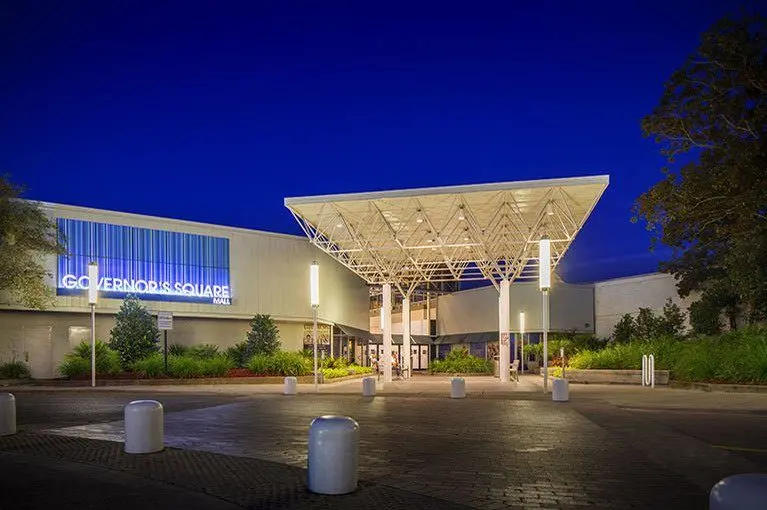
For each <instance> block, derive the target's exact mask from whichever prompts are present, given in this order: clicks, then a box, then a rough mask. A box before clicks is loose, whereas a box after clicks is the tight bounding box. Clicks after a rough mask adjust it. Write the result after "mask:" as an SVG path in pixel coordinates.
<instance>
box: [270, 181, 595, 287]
mask: <svg viewBox="0 0 767 510" xmlns="http://www.w3.org/2000/svg"><path fill="white" fill-rule="evenodd" d="M608 184H609V176H607V175H599V176H589V177H575V178H566V179H545V180H535V181H517V182H504V183H493V184H478V185H469V186H447V187H439V188H422V189H409V190H397V191H380V192H371V193H349V194H342V195H324V196H314V197H299V198H286V199H285V206H286V207H287V208H288V209H290V211H291V213H293V216H294V217H295V218H296V220H297V221H298V223H299V224H300V225H301V228H302V229H303V230H304V232H305V233H306V235H307V236H308V237H309V239H310V241H311V242H312V243H313V244H314V245H316V246H317V247H318V248H320V249H321V250H323V251H324V252H325V253H327V254H328V255H330V256H332V257H334V258H335V259H336V260H338V261H339V262H340V263H342V264H343V265H345V266H346V267H348V268H349V269H351V270H352V271H354V272H355V273H357V274H358V275H359V276H360V277H362V278H363V279H364V280H365V281H366V282H368V283H369V284H382V283H392V284H395V285H396V286H398V287H399V288H400V291H408V290H412V289H413V288H414V287H415V286H416V285H418V284H421V283H427V282H429V283H432V282H445V281H455V280H484V279H489V280H490V281H491V282H493V284H494V285H496V286H497V284H498V281H500V280H501V279H508V280H511V281H513V280H516V279H526V278H532V277H537V274H538V270H537V260H538V241H539V240H540V239H541V238H542V237H544V236H548V237H549V239H551V257H552V265H553V266H555V265H556V264H557V263H558V262H559V260H561V258H562V256H563V255H564V254H565V252H566V251H567V249H568V248H569V246H570V243H571V242H572V241H573V239H574V238H575V235H576V234H577V233H578V231H579V230H580V229H581V227H582V226H583V224H584V223H585V222H586V219H587V218H588V216H589V214H590V213H591V211H592V210H593V209H594V206H595V205H596V203H597V201H598V200H599V198H600V197H601V196H602V193H603V192H604V190H605V188H607V185H608Z"/></svg>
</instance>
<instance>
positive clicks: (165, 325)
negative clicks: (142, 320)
mask: <svg viewBox="0 0 767 510" xmlns="http://www.w3.org/2000/svg"><path fill="white" fill-rule="evenodd" d="M157 329H159V330H161V331H162V332H163V337H164V339H165V348H164V350H163V353H164V354H163V356H164V358H165V373H166V374H167V373H168V330H169V329H173V312H157Z"/></svg>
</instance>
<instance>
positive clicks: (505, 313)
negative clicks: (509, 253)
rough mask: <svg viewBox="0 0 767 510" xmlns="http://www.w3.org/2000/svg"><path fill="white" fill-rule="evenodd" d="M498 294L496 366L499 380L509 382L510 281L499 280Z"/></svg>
mask: <svg viewBox="0 0 767 510" xmlns="http://www.w3.org/2000/svg"><path fill="white" fill-rule="evenodd" d="M500 292H501V293H500V296H498V319H499V324H498V331H499V333H500V339H499V340H500V341H499V342H498V354H499V359H498V366H499V374H500V376H501V382H509V365H510V361H509V360H510V358H511V346H510V345H509V343H510V342H509V330H510V329H511V320H510V317H509V306H510V300H511V282H510V281H509V280H506V279H504V280H501V285H500Z"/></svg>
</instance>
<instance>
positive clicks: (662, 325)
mask: <svg viewBox="0 0 767 510" xmlns="http://www.w3.org/2000/svg"><path fill="white" fill-rule="evenodd" d="M684 319H685V315H684V312H682V310H681V308H679V305H677V304H676V303H674V302H673V301H672V300H671V298H667V299H666V303H665V304H664V305H663V315H662V316H661V317H660V320H659V321H658V331H657V333H658V336H673V337H680V336H682V334H684Z"/></svg>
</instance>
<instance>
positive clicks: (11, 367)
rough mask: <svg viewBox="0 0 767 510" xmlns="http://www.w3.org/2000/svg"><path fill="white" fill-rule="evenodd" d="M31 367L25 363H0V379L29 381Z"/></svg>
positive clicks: (16, 361)
mask: <svg viewBox="0 0 767 510" xmlns="http://www.w3.org/2000/svg"><path fill="white" fill-rule="evenodd" d="M30 377H31V374H30V373H29V367H28V366H27V364H26V363H24V362H23V361H18V360H15V361H7V362H5V363H0V379H29V378H30Z"/></svg>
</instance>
